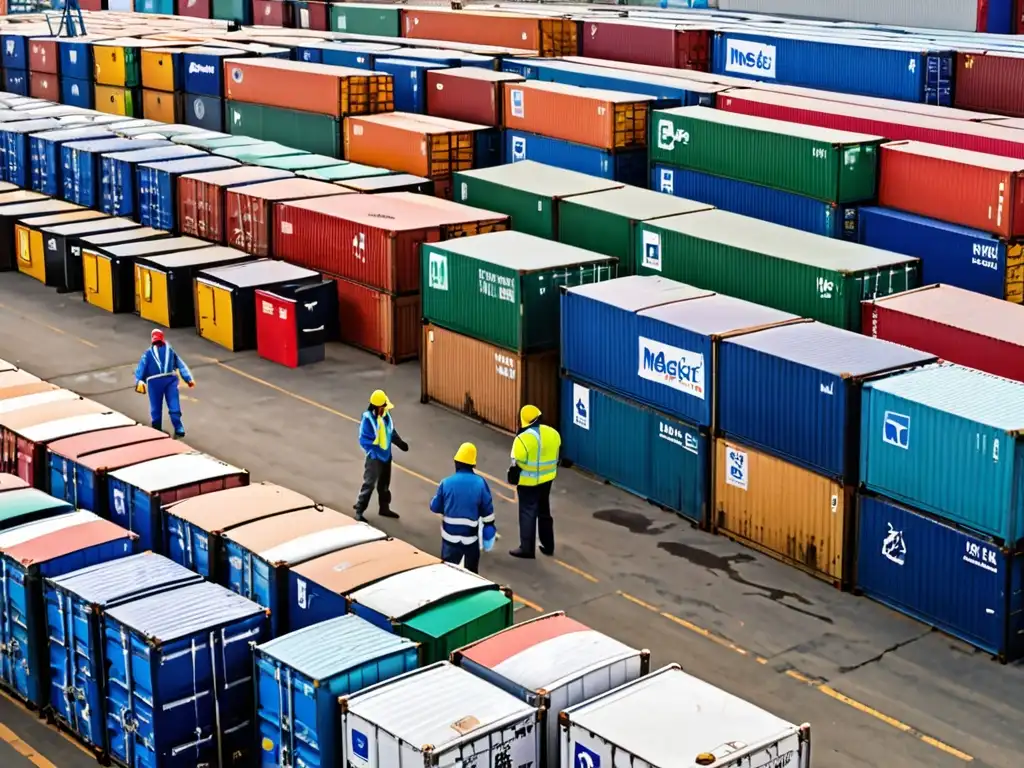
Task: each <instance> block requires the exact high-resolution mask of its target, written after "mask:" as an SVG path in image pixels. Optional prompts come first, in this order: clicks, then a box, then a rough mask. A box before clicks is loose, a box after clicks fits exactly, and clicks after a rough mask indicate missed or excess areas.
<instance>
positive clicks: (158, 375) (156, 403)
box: [135, 328, 196, 439]
mask: <svg viewBox="0 0 1024 768" xmlns="http://www.w3.org/2000/svg"><path fill="white" fill-rule="evenodd" d="M149 341H150V346H149V349H147V350H146V351H145V352H143V353H142V358H141V359H140V360H139V364H138V366H136V368H135V391H136V392H138V393H139V394H140V395H145V394H146V393H147V392H148V393H149V420H150V423H151V425H152V426H153V429H160V430H162V429H163V426H162V425H163V420H164V401H165V400H166V401H167V415H168V416H170V417H171V426H173V427H174V437H175V439H181V438H183V437H184V436H185V425H184V424H183V423H182V421H181V400H180V399H179V397H178V374H179V373H180V374H181V378H182V379H184V380H185V383H186V384H188V388H189V389H194V388H195V386H196V381H195V379H194V378H192V372H191V371H189V369H188V366H187V365H185V361H184V360H182V359H181V358H180V357H179V356H178V353H177V352H175V351H174V349H173V347H171V345H170V344H168V343H167V342H166V340H165V339H164V332H163V331H161V330H160V329H159V328H154V329H153V332H152V333H150V334H149Z"/></svg>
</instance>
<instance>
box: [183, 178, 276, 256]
mask: <svg viewBox="0 0 1024 768" xmlns="http://www.w3.org/2000/svg"><path fill="white" fill-rule="evenodd" d="M287 178H293V176H292V174H291V173H289V172H288V171H278V170H275V169H273V168H260V167H258V166H252V165H243V166H239V167H237V168H228V169H226V170H222V171H207V172H205V173H191V174H188V175H187V176H179V177H178V227H179V228H180V229H181V234H183V235H193V236H194V237H201V238H202V239H203V240H209V241H211V242H214V243H222V244H223V243H224V242H225V241H226V239H227V235H226V227H225V215H224V212H225V210H226V205H225V197H226V194H227V190H228V189H230V188H232V187H240V186H244V185H246V184H256V183H258V182H261V181H274V180H276V179H287Z"/></svg>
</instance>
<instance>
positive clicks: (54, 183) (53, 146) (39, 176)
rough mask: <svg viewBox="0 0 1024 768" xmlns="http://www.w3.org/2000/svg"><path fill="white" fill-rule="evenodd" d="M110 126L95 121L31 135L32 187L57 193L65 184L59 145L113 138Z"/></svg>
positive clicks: (57, 194) (55, 195) (39, 190)
mask: <svg viewBox="0 0 1024 768" xmlns="http://www.w3.org/2000/svg"><path fill="white" fill-rule="evenodd" d="M113 136H114V134H113V133H111V131H110V128H108V127H107V126H102V125H96V126H89V127H87V128H66V129H63V130H58V131H46V132H45V133H40V134H37V135H35V136H29V139H28V151H29V155H30V156H31V162H32V182H31V183H32V189H34V190H36V191H37V192H42V193H43V194H44V195H50V197H57V196H59V195H60V192H61V190H62V189H63V188H64V186H63V184H62V182H61V179H62V174H61V171H62V167H61V162H60V148H61V147H62V146H63V145H64V144H66V143H68V142H71V141H87V140H89V139H107V138H113Z"/></svg>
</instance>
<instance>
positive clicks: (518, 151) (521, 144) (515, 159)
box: [509, 136, 527, 163]
mask: <svg viewBox="0 0 1024 768" xmlns="http://www.w3.org/2000/svg"><path fill="white" fill-rule="evenodd" d="M526 159H527V157H526V137H525V136H513V137H512V150H511V152H510V154H509V162H511V163H519V162H522V161H523V160H526Z"/></svg>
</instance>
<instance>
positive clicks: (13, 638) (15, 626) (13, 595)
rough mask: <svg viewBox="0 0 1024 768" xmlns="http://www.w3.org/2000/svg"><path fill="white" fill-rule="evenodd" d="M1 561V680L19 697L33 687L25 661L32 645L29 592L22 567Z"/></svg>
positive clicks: (30, 652) (30, 691) (27, 661)
mask: <svg viewBox="0 0 1024 768" xmlns="http://www.w3.org/2000/svg"><path fill="white" fill-rule="evenodd" d="M5 565H6V568H5V569H4V570H5V573H4V580H5V581H6V582H7V601H6V605H5V606H4V607H5V608H6V609H7V617H6V618H7V622H8V625H9V627H10V634H9V636H8V638H7V654H6V655H5V656H4V681H5V682H6V683H7V684H8V685H9V686H10V687H11V688H12V689H13V690H14V692H15V693H17V694H18V695H19V696H21V697H22V698H23V699H29V698H30V697H31V696H32V694H33V693H34V690H33V689H32V688H31V687H30V686H31V683H32V675H31V674H30V673H29V662H30V656H31V654H32V648H31V646H30V645H29V636H28V634H29V633H28V620H29V606H28V600H29V594H28V590H27V589H26V585H25V571H24V570H23V569H21V568H18V567H12V566H11V564H10V563H7V562H5ZM37 674H38V670H37ZM36 703H38V702H36Z"/></svg>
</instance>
